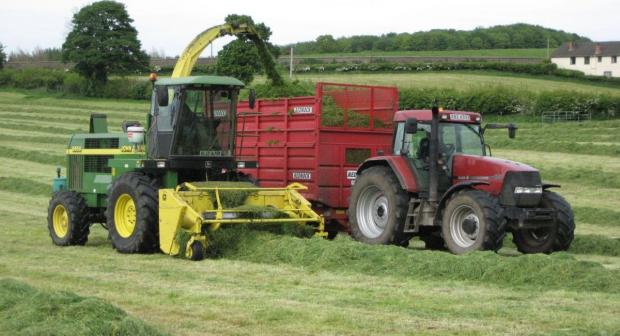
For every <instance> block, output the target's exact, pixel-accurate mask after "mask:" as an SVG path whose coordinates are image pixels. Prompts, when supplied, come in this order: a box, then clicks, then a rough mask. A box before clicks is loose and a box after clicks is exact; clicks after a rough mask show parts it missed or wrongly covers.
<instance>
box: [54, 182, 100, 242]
mask: <svg viewBox="0 0 620 336" xmlns="http://www.w3.org/2000/svg"><path fill="white" fill-rule="evenodd" d="M47 229H48V230H49V233H50V237H52V242H54V244H56V245H59V246H68V245H84V244H86V242H87V241H88V234H89V233H90V227H89V224H88V207H87V206H86V201H85V200H84V198H83V197H82V196H81V195H80V194H78V193H76V192H73V191H59V192H56V193H54V195H53V196H52V199H51V200H50V203H49V207H48V209H47Z"/></svg>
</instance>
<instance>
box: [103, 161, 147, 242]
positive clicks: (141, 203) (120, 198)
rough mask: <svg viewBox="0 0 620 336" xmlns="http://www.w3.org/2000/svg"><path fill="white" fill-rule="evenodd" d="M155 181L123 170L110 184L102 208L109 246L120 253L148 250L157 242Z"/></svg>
mask: <svg viewBox="0 0 620 336" xmlns="http://www.w3.org/2000/svg"><path fill="white" fill-rule="evenodd" d="M156 185H157V184H156V181H154V180H152V179H151V178H149V177H148V176H146V175H144V174H141V173H125V174H123V175H121V177H119V178H118V179H117V180H116V181H114V182H113V183H112V186H111V187H110V193H109V196H108V207H107V209H106V220H107V227H108V230H109V232H110V239H111V240H112V246H114V248H115V249H116V250H117V251H118V252H122V253H150V252H154V251H156V250H157V247H158V241H159V231H158V224H159V223H158V222H159V219H158V217H159V212H158V194H157V193H158V190H157V187H156Z"/></svg>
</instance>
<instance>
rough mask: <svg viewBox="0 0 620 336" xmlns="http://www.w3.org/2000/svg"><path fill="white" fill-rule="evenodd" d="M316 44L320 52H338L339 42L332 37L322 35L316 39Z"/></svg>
mask: <svg viewBox="0 0 620 336" xmlns="http://www.w3.org/2000/svg"><path fill="white" fill-rule="evenodd" d="M316 44H317V45H318V47H319V52H322V53H329V52H336V51H338V42H336V40H335V39H334V37H333V36H331V35H321V36H319V37H317V38H316Z"/></svg>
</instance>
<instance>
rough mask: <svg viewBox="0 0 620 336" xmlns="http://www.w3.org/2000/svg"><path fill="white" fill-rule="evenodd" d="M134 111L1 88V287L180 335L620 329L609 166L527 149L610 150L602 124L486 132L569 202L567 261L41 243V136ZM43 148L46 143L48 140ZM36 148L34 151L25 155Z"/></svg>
mask: <svg viewBox="0 0 620 336" xmlns="http://www.w3.org/2000/svg"><path fill="white" fill-rule="evenodd" d="M5 106H6V108H5ZM16 106H19V107H16ZM147 110H148V103H145V102H128V101H113V100H93V99H80V100H72V99H63V98H58V97H49V96H46V95H44V94H35V95H33V96H32V97H29V98H26V97H25V96H24V95H23V93H18V92H9V93H6V92H0V121H1V123H0V128H1V129H2V130H5V132H6V134H4V135H3V136H2V137H1V138H0V140H1V141H2V144H1V145H0V157H2V158H3V160H2V163H0V226H1V227H2V228H3V235H1V236H0V244H2V246H3V250H4V252H5V253H3V254H2V257H0V277H11V278H15V279H18V280H20V281H25V282H27V283H29V284H32V285H35V286H36V287H37V288H42V289H45V290H46V291H47V290H53V291H58V290H61V291H62V290H69V291H71V292H75V293H77V294H78V295H81V296H89V297H90V296H94V297H97V298H101V299H103V300H105V301H107V302H110V303H112V304H114V305H115V306H118V307H121V308H122V309H123V310H125V311H127V312H129V313H130V314H131V315H132V316H136V317H137V318H140V319H143V320H145V321H146V322H147V323H149V324H150V325H153V326H154V327H155V328H157V329H158V330H163V331H166V332H170V333H174V334H180V335H201V334H218V335H219V334H222V335H228V334H246V335H250V334H266V335H271V334H274V335H275V334H329V335H333V334H343V335H359V334H395V335H397V334H411V333H415V334H420V335H444V334H477V335H478V334H486V335H496V334H535V333H540V334H558V335H571V334H575V335H576V334H579V335H581V334H615V333H617V332H618V331H620V322H619V321H618V320H617V318H616V317H617V316H618V315H619V314H620V310H619V309H618V302H620V296H619V294H618V292H620V285H619V280H618V279H620V277H619V276H618V275H620V274H619V272H620V270H618V267H617V265H618V264H619V262H618V253H619V251H620V247H619V246H618V239H617V238H618V237H620V222H618V218H620V217H618V211H617V209H620V193H618V174H620V173H619V172H620V170H618V169H619V168H620V159H619V158H618V155H615V154H606V155H600V153H599V154H597V155H592V153H590V152H587V151H586V150H585V149H584V150H583V153H582V154H579V153H576V152H568V153H560V152H557V151H555V149H554V148H553V147H552V145H549V146H547V147H546V148H542V147H541V148H540V149H539V150H533V149H532V148H530V145H529V142H534V141H540V142H546V143H547V144H552V141H561V142H570V141H578V142H594V141H596V142H608V143H611V144H612V145H614V144H617V143H618V142H619V141H620V139H618V136H617V132H616V131H617V129H618V128H619V126H620V124H617V121H611V122H607V121H592V122H590V123H587V124H586V123H584V124H583V125H582V126H576V125H573V124H566V125H540V126H539V123H537V122H535V121H534V122H532V120H531V119H521V120H520V125H519V126H520V127H521V128H520V130H519V132H518V135H517V139H515V140H512V141H514V143H519V142H520V141H525V142H524V144H523V145H522V146H521V147H519V148H516V149H507V148H506V147H503V145H502V143H501V142H500V140H501V139H502V138H505V137H506V134H505V132H501V131H495V132H497V134H496V135H495V134H493V135H491V133H490V132H491V131H489V135H488V139H489V140H490V142H491V145H492V146H493V149H494V154H495V155H498V156H505V157H507V158H509V159H514V160H517V161H524V162H526V163H528V164H531V165H533V166H535V167H541V168H542V173H543V177H544V179H545V180H550V181H557V182H559V183H561V184H563V188H561V189H558V190H557V191H558V192H559V193H561V194H564V195H566V196H567V199H569V201H570V202H571V203H572V204H573V208H574V211H575V213H576V216H577V228H578V229H577V230H578V233H579V232H580V231H579V230H581V229H580V225H584V226H587V228H588V229H587V233H588V235H584V234H578V235H577V237H576V239H575V242H574V244H573V245H572V247H571V249H570V250H569V251H568V252H566V253H559V254H553V255H550V256H547V255H533V256H523V255H520V254H519V253H517V252H516V251H515V250H514V248H513V247H511V245H510V243H507V244H506V245H507V248H505V249H503V250H502V251H501V253H500V254H499V255H496V254H493V253H474V254H472V255H467V256H452V255H450V254H448V253H446V252H435V251H425V250H421V249H419V248H410V249H403V248H397V247H385V246H367V245H362V244H358V243H356V242H353V241H351V240H350V239H348V238H346V237H339V238H337V239H336V240H335V241H324V240H320V239H300V238H295V237H292V236H286V235H285V236H283V235H276V234H273V233H270V232H255V231H244V230H243V229H242V228H236V229H232V230H230V229H229V228H225V229H222V230H220V231H218V232H216V233H217V234H216V235H214V236H213V237H212V243H213V244H212V245H211V247H210V258H214V259H208V260H205V261H202V262H198V263H195V262H189V261H184V260H179V259H175V258H170V257H168V256H165V255H161V254H154V255H122V254H118V253H116V252H115V251H114V250H113V249H112V248H111V246H110V243H109V241H108V240H107V231H105V230H103V229H102V228H101V227H99V226H94V227H92V228H91V235H90V237H89V242H88V243H87V245H86V246H84V247H69V248H58V247H56V246H53V245H52V244H51V243H50V239H49V236H48V233H47V228H46V218H45V217H46V215H47V209H46V207H47V203H48V200H49V198H48V195H49V183H50V182H51V179H52V178H53V177H54V171H55V169H54V168H55V165H57V164H58V163H61V164H64V157H63V153H62V151H60V152H58V153H53V151H50V149H49V148H46V146H45V142H46V140H47V139H48V138H49V139H64V141H66V140H67V139H68V138H67V137H66V136H67V135H68V134H70V133H71V132H73V130H72V129H80V132H83V131H84V130H86V129H87V128H88V125H87V123H84V124H82V122H81V121H80V120H87V116H88V114H90V112H93V111H95V112H104V113H105V112H106V111H112V113H111V114H110V115H111V117H110V120H111V121H112V122H114V123H116V122H118V121H119V120H122V119H135V120H142V119H143V117H144V113H146V111H147ZM54 113H57V115H53V114H54ZM3 114H8V115H12V116H11V118H8V117H5V115H3ZM125 114H126V116H127V117H126V118H125ZM38 116H41V117H45V118H41V119H40V120H39V119H38V118H37V117H38ZM61 116H62V117H65V116H66V117H68V118H69V119H71V121H70V123H65V124H64V125H63V127H60V126H56V125H57V124H59V125H60V123H58V122H57V120H51V118H58V119H60V120H62V117H61ZM85 116H86V117H85ZM24 117H25V118H24ZM499 119H502V118H499ZM499 121H503V120H499ZM22 124H23V125H22ZM112 127H117V126H116V125H111V127H110V128H111V129H112ZM21 132H23V133H21ZM499 133H501V134H499ZM11 135H16V137H15V138H11ZM54 141H56V142H55V144H56V145H55V146H58V145H61V144H62V143H63V142H59V141H58V140H54ZM20 142H23V145H21V144H20ZM50 143H52V142H51V141H50ZM39 146H40V148H41V151H40V152H39V150H35V149H36V148H37V147H39ZM47 147H50V146H47ZM535 149H536V148H535ZM39 153H41V154H43V155H40V154H39ZM599 173H600V176H595V175H597V174H599ZM33 182H34V183H33ZM280 231H281V230H280ZM24 232H27V233H28V234H27V235H25V234H24ZM584 232H585V231H584ZM602 234H605V235H606V236H602ZM507 242H509V240H508V239H507ZM581 260H588V261H581ZM602 265H605V267H603V266H602ZM608 268H611V269H608ZM614 268H615V269H614ZM592 311H596V312H597V314H591V312H592ZM515 316H518V317H519V318H518V319H516V318H515Z"/></svg>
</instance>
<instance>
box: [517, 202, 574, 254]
mask: <svg viewBox="0 0 620 336" xmlns="http://www.w3.org/2000/svg"><path fill="white" fill-rule="evenodd" d="M541 207H543V208H551V209H554V210H555V211H556V222H555V225H552V226H546V227H542V228H538V229H523V230H516V231H515V232H513V234H512V237H513V242H514V243H515V245H516V246H517V250H519V252H521V253H551V252H553V251H554V250H555V251H565V250H567V249H568V248H569V247H570V244H571V242H572V241H573V238H574V237H575V216H574V215H573V210H572V209H571V207H570V204H568V202H566V200H565V199H564V198H563V197H562V196H560V195H558V194H556V193H554V192H551V191H545V192H544V193H543V197H542V202H541Z"/></svg>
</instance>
